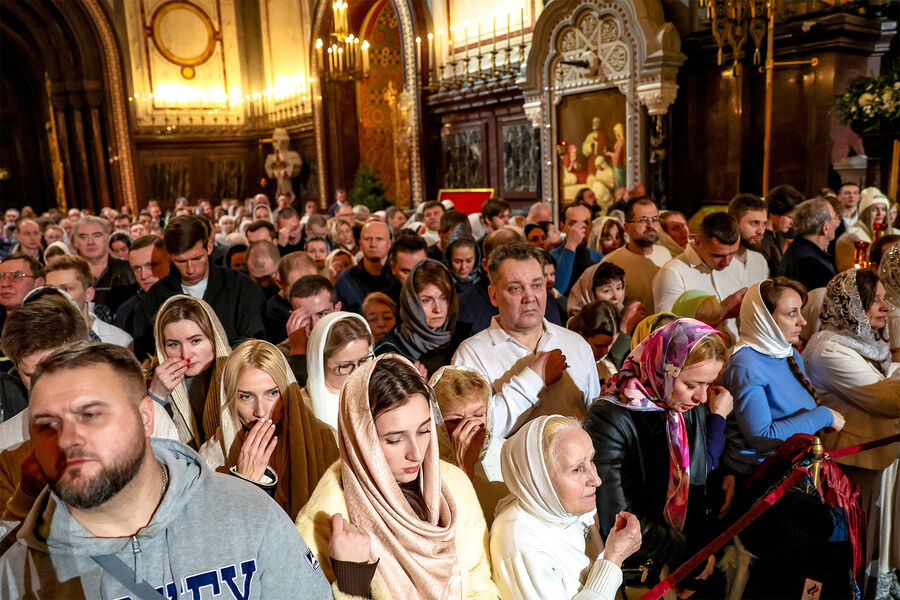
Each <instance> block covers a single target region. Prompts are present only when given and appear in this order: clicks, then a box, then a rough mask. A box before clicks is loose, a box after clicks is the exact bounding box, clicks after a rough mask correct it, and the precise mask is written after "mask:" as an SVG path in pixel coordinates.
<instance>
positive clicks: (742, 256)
mask: <svg viewBox="0 0 900 600" xmlns="http://www.w3.org/2000/svg"><path fill="white" fill-rule="evenodd" d="M734 261H739V262H740V263H741V264H742V265H744V270H745V271H746V273H744V282H746V283H747V285H748V286H751V285H753V284H754V283H762V282H763V281H765V280H766V279H768V278H769V263H768V262H766V257H765V256H763V255H762V254H761V253H759V252H757V251H756V250H750V249H749V248H743V247H742V248H741V249H740V250H738V253H737V254H735V255H734V260H732V261H731V262H734Z"/></svg>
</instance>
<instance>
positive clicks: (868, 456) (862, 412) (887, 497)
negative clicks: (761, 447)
mask: <svg viewBox="0 0 900 600" xmlns="http://www.w3.org/2000/svg"><path fill="white" fill-rule="evenodd" d="M884 296H885V290H884V285H882V283H881V280H880V279H879V278H878V276H877V275H876V274H875V273H874V272H872V271H870V270H868V269H848V270H847V271H843V272H841V273H838V274H837V275H836V276H835V277H834V278H833V279H832V280H831V281H830V282H829V283H828V287H827V288H826V291H825V301H824V303H823V305H822V325H823V329H822V330H821V331H819V332H817V333H815V334H814V335H813V336H812V338H810V340H809V344H807V345H806V348H805V349H804V350H803V360H804V361H805V362H806V372H807V373H808V374H809V379H810V381H811V382H812V384H813V386H814V387H815V388H816V392H817V394H818V396H819V401H820V402H821V403H822V404H824V405H825V406H828V407H829V408H832V409H834V410H836V411H838V412H840V413H841V414H842V415H844V418H845V419H846V422H845V424H844V428H843V429H842V430H841V431H838V432H836V433H831V434H826V435H825V436H824V437H823V442H824V444H825V447H826V448H829V449H837V448H844V447H847V446H855V445H857V444H863V443H865V442H870V441H873V440H877V439H880V438H884V437H887V436H890V435H894V434H897V433H900V363H896V362H892V361H891V354H890V349H889V348H888V343H887V341H885V339H884V332H885V325H886V323H887V315H888V311H889V309H890V307H889V305H888V304H887V302H885V299H884ZM898 458H900V444H898V443H895V444H891V445H889V446H883V447H881V448H876V449H873V450H868V451H866V452H860V453H859V454H852V455H850V456H845V457H842V458H838V459H836V460H837V462H838V463H840V464H841V469H842V470H843V471H844V472H845V473H846V474H847V476H848V477H849V478H850V479H852V480H853V482H854V483H856V484H857V485H859V487H860V504H861V505H862V507H863V508H864V509H865V510H866V512H867V513H868V540H867V542H868V543H867V545H866V554H867V556H866V575H867V581H868V582H867V583H866V584H865V588H866V590H869V591H871V590H872V588H874V586H875V582H876V579H877V577H878V576H879V575H884V576H885V577H887V575H888V572H889V571H890V569H891V568H893V567H896V566H897V565H898V564H900V535H898V532H897V530H896V522H895V518H896V517H895V516H894V517H892V516H891V512H892V511H893V514H894V515H896V514H900V492H898V489H897V487H898V485H900V478H898V477H897V471H898V464H900V461H898ZM879 535H880V537H879ZM863 596H864V597H867V596H869V593H868V592H867V591H864V592H863Z"/></svg>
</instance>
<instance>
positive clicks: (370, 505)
mask: <svg viewBox="0 0 900 600" xmlns="http://www.w3.org/2000/svg"><path fill="white" fill-rule="evenodd" d="M431 401H432V391H431V389H430V388H429V387H428V385H427V384H426V383H425V380H424V379H423V378H422V376H421V375H420V374H419V372H418V371H417V370H416V368H415V367H414V366H413V365H412V364H411V363H410V362H409V361H407V360H406V359H404V358H401V357H399V356H397V355H392V354H385V355H383V356H380V357H378V358H377V359H375V360H374V361H371V362H369V363H366V364H363V365H362V366H360V367H359V368H358V369H356V370H355V371H354V373H353V374H352V375H351V376H350V378H349V379H348V380H347V383H346V384H345V386H344V389H343V392H342V393H341V404H340V413H339V416H338V435H339V438H340V450H341V460H340V462H338V463H335V465H333V466H332V467H331V468H330V469H329V470H328V471H326V473H325V475H323V476H322V480H321V481H320V482H319V485H318V487H316V490H315V491H314V492H313V495H312V497H311V498H310V499H309V502H308V503H307V504H306V506H305V507H303V510H302V511H301V512H300V515H299V516H298V517H297V529H299V530H300V535H301V536H303V539H304V540H305V541H306V543H307V545H308V546H309V547H310V548H311V549H312V550H313V552H315V553H316V557H317V558H318V560H319V563H320V564H321V565H322V572H323V573H324V574H325V576H326V577H328V579H329V581H334V580H335V565H334V564H333V563H332V561H331V559H330V557H329V556H328V553H329V543H333V542H334V538H335V537H336V535H337V534H336V533H335V532H336V531H339V530H341V529H343V528H344V527H346V525H347V524H346V523H345V521H344V519H347V520H349V521H350V523H352V524H353V525H352V527H355V528H358V529H359V530H361V531H362V533H363V534H364V535H366V536H367V537H368V539H369V540H370V541H371V556H372V557H373V558H377V559H378V562H377V567H376V571H375V577H374V579H373V580H372V586H371V591H372V597H373V598H376V599H380V598H395V599H397V600H400V599H403V600H405V599H408V598H421V599H423V600H444V599H451V598H453V599H458V598H467V599H473V598H485V599H487V598H491V599H492V600H494V599H496V598H497V588H496V587H495V586H494V584H493V582H492V581H491V569H490V563H489V560H488V534H487V528H486V527H485V523H484V517H483V516H482V514H481V509H480V507H479V505H478V499H477V498H476V496H475V490H474V489H472V484H471V483H470V482H469V478H468V477H467V476H466V474H465V473H463V472H462V471H461V470H460V469H458V468H457V467H454V466H452V465H450V464H448V463H445V462H441V461H440V459H439V458H438V444H437V435H436V431H435V428H434V422H433V420H432V417H431V407H430V402H431ZM332 515H333V516H332ZM329 517H331V518H329ZM337 566H339V567H340V565H337ZM338 580H340V578H338Z"/></svg>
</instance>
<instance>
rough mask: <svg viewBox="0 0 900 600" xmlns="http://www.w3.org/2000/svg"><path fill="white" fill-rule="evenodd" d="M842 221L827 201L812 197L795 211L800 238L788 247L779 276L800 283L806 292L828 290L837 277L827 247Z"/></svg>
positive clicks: (795, 227) (795, 222)
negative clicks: (833, 279)
mask: <svg viewBox="0 0 900 600" xmlns="http://www.w3.org/2000/svg"><path fill="white" fill-rule="evenodd" d="M840 222H841V219H840V217H839V216H838V215H836V214H835V212H834V208H832V206H831V204H830V203H829V202H828V201H827V200H822V199H821V198H813V199H811V200H806V201H805V202H801V203H800V204H799V205H797V208H796V209H794V231H795V232H796V233H797V237H796V238H794V241H793V242H791V245H790V246H788V249H787V251H786V252H785V253H784V257H783V258H782V259H781V263H780V264H779V266H778V269H779V270H778V272H779V274H780V275H784V276H785V277H790V278H791V279H793V280H795V281H799V282H800V283H802V284H803V285H804V286H806V289H807V290H814V289H816V288H820V287H825V286H826V285H828V282H829V281H831V278H832V277H834V276H835V275H836V274H837V270H836V269H835V266H834V257H833V256H831V255H829V254H828V251H827V250H828V244H830V243H831V241H832V240H833V239H834V235H835V230H836V229H837V227H838V224H839V223H840Z"/></svg>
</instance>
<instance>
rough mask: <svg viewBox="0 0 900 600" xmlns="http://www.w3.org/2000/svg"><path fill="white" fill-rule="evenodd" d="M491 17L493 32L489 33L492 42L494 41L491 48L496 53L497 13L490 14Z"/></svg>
mask: <svg viewBox="0 0 900 600" xmlns="http://www.w3.org/2000/svg"><path fill="white" fill-rule="evenodd" d="M491 19H493V21H494V32H493V33H492V34H491V38H492V39H493V42H494V43H493V45H492V49H493V50H494V53H495V54H496V53H497V15H494V16H492V17H491Z"/></svg>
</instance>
